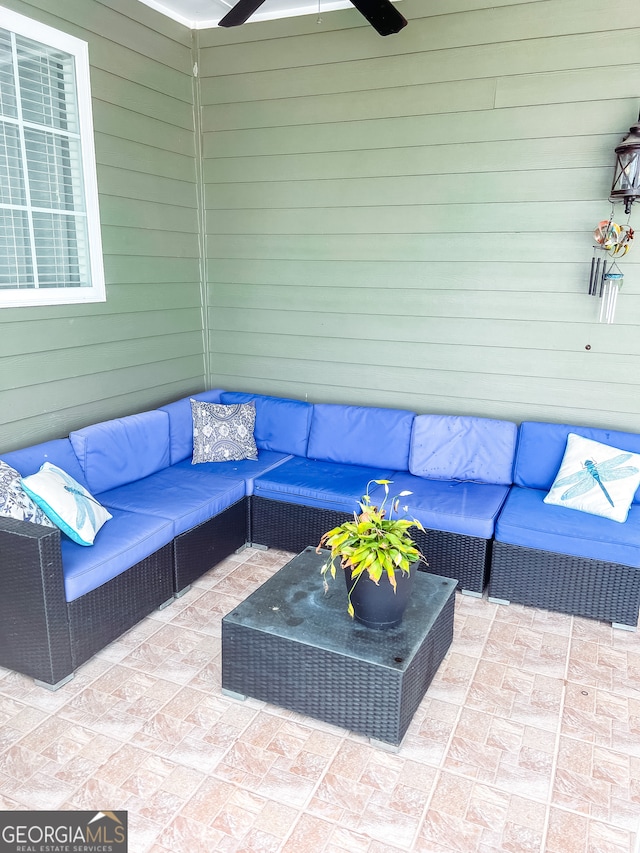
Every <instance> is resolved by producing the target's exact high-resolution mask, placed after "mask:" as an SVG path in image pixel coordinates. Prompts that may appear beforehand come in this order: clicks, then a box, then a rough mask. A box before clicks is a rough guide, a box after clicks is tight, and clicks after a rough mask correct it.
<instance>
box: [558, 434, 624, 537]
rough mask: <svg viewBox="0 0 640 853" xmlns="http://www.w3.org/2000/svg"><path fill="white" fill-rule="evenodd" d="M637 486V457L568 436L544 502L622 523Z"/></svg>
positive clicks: (581, 438) (597, 443) (574, 436)
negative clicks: (556, 471) (558, 466)
mask: <svg viewBox="0 0 640 853" xmlns="http://www.w3.org/2000/svg"><path fill="white" fill-rule="evenodd" d="M639 484H640V454H638V453H630V452H628V451H626V450H620V449H619V448H617V447H610V446H609V445H607V444H601V443H600V442H599V441H592V440H591V439H590V438H584V437H583V436H581V435H576V434H575V433H573V432H570V433H569V435H568V436H567V446H566V449H565V452H564V457H563V459H562V465H561V466H560V470H559V471H558V473H557V475H556V479H555V480H554V482H553V485H552V486H551V489H550V490H549V493H548V495H547V496H546V497H545V499H544V502H545V503H547V504H554V505H556V506H564V507H567V508H568V509H577V510H580V511H581V512H588V513H591V515H601V516H604V518H610V519H611V520H612V521H620V522H623V521H626V520H627V515H628V514H629V507H630V506H631V503H632V501H633V497H634V495H635V493H636V489H637V488H638V485H639Z"/></svg>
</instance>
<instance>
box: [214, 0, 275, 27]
mask: <svg viewBox="0 0 640 853" xmlns="http://www.w3.org/2000/svg"><path fill="white" fill-rule="evenodd" d="M263 3H264V0H239V2H238V3H236V5H235V6H234V7H233V9H230V10H229V11H228V12H227V14H226V15H225V16H224V18H221V19H220V20H219V21H218V26H219V27H239V26H240V24H244V22H245V21H248V20H249V18H250V17H251V16H252V15H253V13H254V12H255V11H256V10H257V9H259V8H260V6H262V4H263Z"/></svg>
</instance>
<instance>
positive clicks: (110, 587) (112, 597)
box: [0, 518, 173, 689]
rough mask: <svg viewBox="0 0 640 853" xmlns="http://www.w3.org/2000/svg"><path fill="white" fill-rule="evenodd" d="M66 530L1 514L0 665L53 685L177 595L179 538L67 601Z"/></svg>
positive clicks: (59, 682)
mask: <svg viewBox="0 0 640 853" xmlns="http://www.w3.org/2000/svg"><path fill="white" fill-rule="evenodd" d="M60 536H61V534H60V531H59V530H58V529H57V528H51V527H43V526H41V525H39V524H30V523H29V522H24V521H16V520H15V519H12V518H0V552H1V553H2V555H3V575H2V581H3V588H2V596H0V666H5V667H7V668H8V669H13V670H15V671H16V672H21V673H23V674H24V675H29V676H31V677H33V678H34V679H35V680H36V681H37V682H38V683H39V684H41V685H43V686H46V687H49V688H51V689H55V688H56V687H59V686H60V685H61V684H63V683H64V682H65V681H68V680H69V678H70V677H71V676H72V674H73V672H74V670H75V669H76V668H77V667H78V666H80V664H82V663H84V662H85V661H86V660H88V659H89V658H90V657H92V656H93V655H94V654H95V653H96V652H98V651H100V649H102V648H104V646H106V645H107V644H108V643H110V642H112V640H115V639H116V638H117V637H119V636H120V635H121V634H123V633H124V632H125V631H127V630H128V629H129V628H132V627H133V626H134V625H136V624H137V623H138V622H139V621H140V620H141V619H142V618H143V617H145V616H147V615H148V614H149V613H151V611H152V610H154V609H155V608H157V607H159V606H160V605H161V604H163V603H164V602H166V601H168V600H170V599H171V598H172V596H173V584H172V566H173V543H172V542H170V543H169V544H167V545H165V546H164V547H163V548H160V549H159V550H158V551H156V552H155V553H154V554H151V555H150V556H149V557H147V558H145V559H144V560H141V561H140V562H139V563H137V564H136V565H134V566H132V567H131V568H129V569H127V571H126V572H122V573H121V574H119V575H117V576H116V577H115V578H112V580H110V581H108V582H107V583H104V584H102V586H100V587H98V588H97V589H95V590H93V591H92V592H88V593H86V594H85V595H83V596H81V597H80V598H77V599H76V600H75V601H71V602H69V603H68V602H67V601H66V599H65V591H64V579H63V571H62V555H61V550H60Z"/></svg>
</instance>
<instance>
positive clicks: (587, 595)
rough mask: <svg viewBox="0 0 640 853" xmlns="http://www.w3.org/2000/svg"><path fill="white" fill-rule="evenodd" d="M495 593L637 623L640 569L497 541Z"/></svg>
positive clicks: (492, 586) (509, 598) (546, 606)
mask: <svg viewBox="0 0 640 853" xmlns="http://www.w3.org/2000/svg"><path fill="white" fill-rule="evenodd" d="M492 550H493V556H492V561H491V575H490V580H489V597H490V598H492V599H499V600H502V601H513V602H517V603H518V604H526V605H529V606H531V607H542V608H544V609H545V610H556V611H559V612H560V613H570V614H573V615H575V616H585V617H588V618H590V619H602V620H604V621H607V622H614V623H618V624H620V625H627V626H630V627H635V626H636V625H637V623H638V607H639V605H640V569H636V568H633V567H631V566H625V565H622V564H620V563H606V562H603V561H601V560H590V559H587V558H586V557H573V556H570V555H567V554H556V553H554V552H552V551H540V550H537V549H533V548H523V547H521V546H519V545H507V544H505V543H504V542H497V541H496V542H494V543H493V549H492Z"/></svg>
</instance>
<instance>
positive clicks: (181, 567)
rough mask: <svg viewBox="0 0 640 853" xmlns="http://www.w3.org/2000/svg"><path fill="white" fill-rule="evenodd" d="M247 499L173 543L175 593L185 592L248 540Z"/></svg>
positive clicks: (182, 535)
mask: <svg viewBox="0 0 640 853" xmlns="http://www.w3.org/2000/svg"><path fill="white" fill-rule="evenodd" d="M248 513H249V499H248V498H243V499H242V500H240V501H237V503H235V504H233V505H232V506H230V507H229V508H228V509H225V510H224V511H223V512H221V513H220V514H219V515H215V516H214V517H213V518H210V519H208V521H205V522H203V523H202V524H199V525H198V526H197V527H193V528H192V529H191V530H187V531H186V532H185V533H181V534H180V535H179V536H176V538H175V539H174V546H175V558H174V581H173V584H174V593H175V594H176V595H180V594H181V593H183V592H186V590H187V589H188V587H189V586H190V584H192V583H193V581H195V580H197V579H198V578H199V577H201V576H202V575H203V574H204V573H205V572H208V571H209V569H210V568H211V567H212V566H215V565H216V564H217V563H219V562H220V561H221V560H224V559H225V557H228V556H229V555H230V554H233V552H234V551H237V550H238V548H241V547H242V546H243V545H244V544H245V543H246V541H247V539H248V528H249V519H248Z"/></svg>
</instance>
